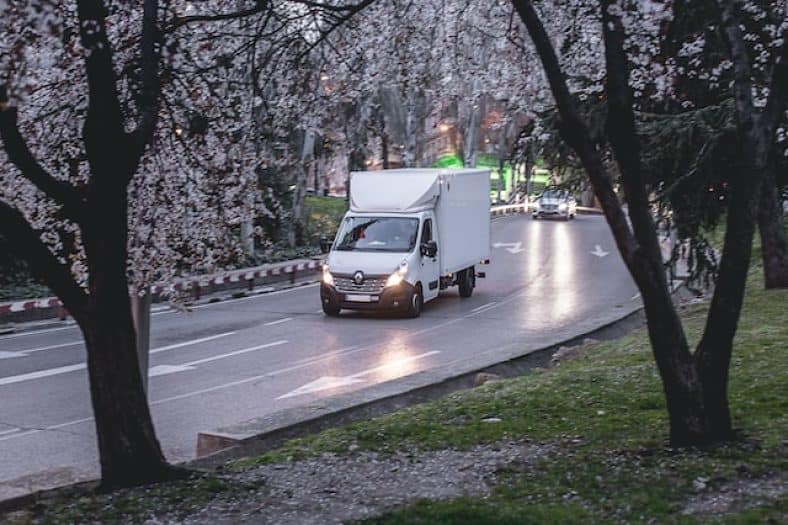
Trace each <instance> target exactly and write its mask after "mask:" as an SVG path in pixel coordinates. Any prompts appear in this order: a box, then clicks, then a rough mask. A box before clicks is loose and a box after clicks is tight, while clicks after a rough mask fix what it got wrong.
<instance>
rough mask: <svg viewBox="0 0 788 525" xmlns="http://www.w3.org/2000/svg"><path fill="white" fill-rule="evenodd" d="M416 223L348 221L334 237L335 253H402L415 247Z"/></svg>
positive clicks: (380, 219) (372, 219) (374, 219)
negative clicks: (335, 238)
mask: <svg viewBox="0 0 788 525" xmlns="http://www.w3.org/2000/svg"><path fill="white" fill-rule="evenodd" d="M418 227H419V220H418V219H407V218H403V217H348V218H346V219H345V221H344V222H343V223H342V227H341V228H340V229H339V234H338V235H337V244H336V246H335V247H334V249H335V250H341V251H359V252H404V253H407V252H409V251H411V250H412V249H413V248H414V247H415V246H416V232H417V231H418Z"/></svg>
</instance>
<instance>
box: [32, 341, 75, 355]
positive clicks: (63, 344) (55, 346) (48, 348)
mask: <svg viewBox="0 0 788 525" xmlns="http://www.w3.org/2000/svg"><path fill="white" fill-rule="evenodd" d="M83 342H84V341H71V342H70V343H60V344H58V345H49V346H40V347H38V348H27V349H25V350H19V351H20V352H22V353H25V354H32V353H34V352H43V351H44V350H54V349H55V348H64V347H66V346H74V345H81V344H82V343H83Z"/></svg>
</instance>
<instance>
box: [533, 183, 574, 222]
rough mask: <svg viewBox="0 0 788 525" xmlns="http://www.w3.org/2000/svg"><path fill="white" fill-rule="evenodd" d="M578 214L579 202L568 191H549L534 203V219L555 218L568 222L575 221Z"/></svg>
mask: <svg viewBox="0 0 788 525" xmlns="http://www.w3.org/2000/svg"><path fill="white" fill-rule="evenodd" d="M576 214H577V202H576V201H575V198H574V197H573V196H572V195H570V194H569V192H568V191H565V190H547V191H545V192H544V193H542V195H541V196H540V197H539V198H538V199H536V201H535V202H534V207H533V214H532V217H533V218H534V219H541V218H545V217H555V218H558V219H563V220H565V221H568V220H569V219H574V218H575V215H576Z"/></svg>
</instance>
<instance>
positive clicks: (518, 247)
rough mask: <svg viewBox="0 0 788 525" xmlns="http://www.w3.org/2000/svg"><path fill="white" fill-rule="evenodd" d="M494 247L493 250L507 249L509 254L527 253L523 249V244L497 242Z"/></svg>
mask: <svg viewBox="0 0 788 525" xmlns="http://www.w3.org/2000/svg"><path fill="white" fill-rule="evenodd" d="M492 246H493V248H506V251H507V252H509V253H520V252H522V251H525V250H524V249H523V247H522V246H523V243H522V242H496V243H494V244H493V245H492Z"/></svg>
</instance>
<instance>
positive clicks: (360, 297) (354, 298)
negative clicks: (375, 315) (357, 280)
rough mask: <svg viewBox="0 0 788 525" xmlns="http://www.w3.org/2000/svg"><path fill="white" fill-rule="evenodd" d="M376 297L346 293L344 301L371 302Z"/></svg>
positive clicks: (375, 299)
mask: <svg viewBox="0 0 788 525" xmlns="http://www.w3.org/2000/svg"><path fill="white" fill-rule="evenodd" d="M377 299H378V298H377V296H375V295H359V294H347V295H346V296H345V301H348V302H354V303H371V302H372V301H377Z"/></svg>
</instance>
